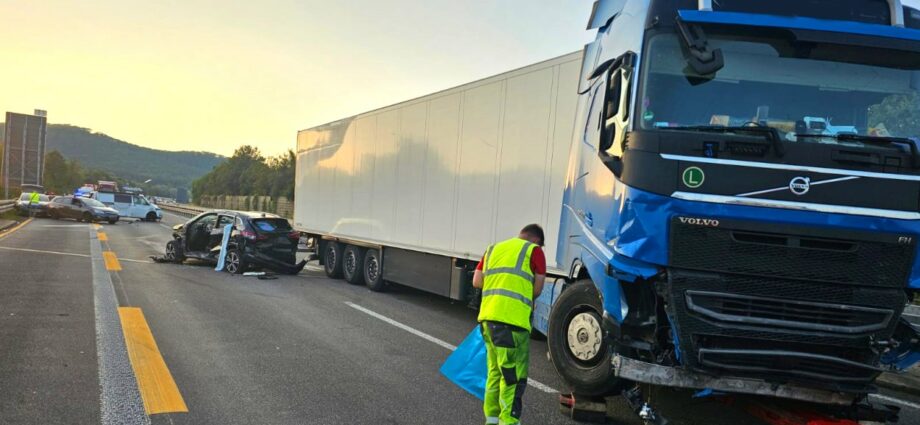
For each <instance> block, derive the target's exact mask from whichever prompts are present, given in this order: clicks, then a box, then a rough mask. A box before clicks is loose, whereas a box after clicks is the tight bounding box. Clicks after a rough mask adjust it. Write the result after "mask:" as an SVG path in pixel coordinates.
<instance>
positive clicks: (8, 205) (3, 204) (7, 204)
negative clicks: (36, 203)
mask: <svg viewBox="0 0 920 425" xmlns="http://www.w3.org/2000/svg"><path fill="white" fill-rule="evenodd" d="M15 204H16V200H15V199H6V200H0V212H6V211H9V210H11V209H13V205H15Z"/></svg>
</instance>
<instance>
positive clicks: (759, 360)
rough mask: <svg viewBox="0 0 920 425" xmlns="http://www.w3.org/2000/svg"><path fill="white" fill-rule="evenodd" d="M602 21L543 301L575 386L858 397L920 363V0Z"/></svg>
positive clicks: (622, 4)
mask: <svg viewBox="0 0 920 425" xmlns="http://www.w3.org/2000/svg"><path fill="white" fill-rule="evenodd" d="M905 1H906V0H905ZM588 29H589V30H596V32H597V37H596V40H595V41H594V42H592V43H590V44H588V45H586V46H585V49H584V59H583V61H584V62H583V67H582V73H581V81H580V84H579V93H580V100H579V105H578V113H577V118H576V124H575V127H576V130H575V134H574V137H573V142H572V147H571V151H570V152H571V153H570V161H569V167H568V176H567V184H566V190H565V195H564V201H563V206H562V208H563V211H562V223H561V230H560V235H559V247H558V251H557V252H558V256H557V258H556V260H557V262H558V264H559V265H560V266H561V267H563V268H567V271H568V278H567V279H562V280H559V281H557V282H555V283H550V284H548V285H547V287H546V289H545V290H544V293H543V295H542V296H541V297H540V298H539V299H538V300H537V302H536V307H535V317H534V323H535V326H536V328H537V329H538V330H539V331H541V332H543V333H544V334H546V335H547V336H548V344H549V351H550V357H551V360H552V362H553V364H554V366H555V368H556V370H557V371H558V372H559V373H560V375H561V376H562V377H563V378H564V379H565V380H566V381H567V383H568V384H570V385H571V387H572V388H573V389H574V391H575V392H576V393H579V394H585V395H608V394H615V393H618V392H619V391H621V390H622V389H623V387H624V384H625V383H627V382H644V383H650V384H657V385H664V386H672V387H686V388H700V389H703V388H709V389H713V390H717V391H724V392H731V393H748V394H758V395H768V396H775V397H783V398H789V399H797V400H805V401H812V402H818V403H829V404H840V405H845V404H851V403H853V402H855V401H858V400H861V399H864V398H865V396H866V394H868V393H869V392H872V391H873V388H874V387H873V382H874V380H875V379H876V378H877V377H878V375H879V374H880V373H882V372H883V371H886V370H903V369H905V368H907V367H909V366H910V365H912V364H913V363H915V362H916V361H918V359H920V343H918V331H917V330H915V329H914V328H913V327H912V326H911V325H910V324H909V323H908V322H907V321H906V320H904V319H903V318H902V317H901V316H902V313H903V311H904V309H905V307H906V305H907V304H908V303H910V302H911V301H912V300H913V298H914V295H915V293H916V291H917V290H920V263H918V261H917V250H918V243H917V242H918V237H920V143H918V139H917V138H918V137H920V11H918V10H917V8H916V5H914V7H909V6H908V5H907V4H905V3H902V2H901V0H807V1H806V0H771V1H751V0H599V1H597V2H596V3H595V5H594V11H593V13H592V16H591V18H590V22H589V25H588Z"/></svg>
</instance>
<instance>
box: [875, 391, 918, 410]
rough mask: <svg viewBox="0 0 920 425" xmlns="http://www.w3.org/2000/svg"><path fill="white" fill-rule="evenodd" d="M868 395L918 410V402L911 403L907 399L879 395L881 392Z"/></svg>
mask: <svg viewBox="0 0 920 425" xmlns="http://www.w3.org/2000/svg"><path fill="white" fill-rule="evenodd" d="M869 397H872V398H876V399H879V400H882V401H888V402H891V403H894V404H900V405H901V406H904V407H910V408H911V409H917V410H920V404H917V403H911V402H909V401H904V400H901V399H899V398H894V397H888V396H886V395H881V394H869Z"/></svg>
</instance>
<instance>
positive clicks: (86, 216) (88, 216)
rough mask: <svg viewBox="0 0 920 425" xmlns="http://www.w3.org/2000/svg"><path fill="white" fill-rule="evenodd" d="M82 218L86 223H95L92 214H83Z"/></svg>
mask: <svg viewBox="0 0 920 425" xmlns="http://www.w3.org/2000/svg"><path fill="white" fill-rule="evenodd" d="M80 217H81V218H82V220H83V221H85V222H87V223H92V222H93V215H92V214H90V213H88V212H85V213H83V215H82V216H80Z"/></svg>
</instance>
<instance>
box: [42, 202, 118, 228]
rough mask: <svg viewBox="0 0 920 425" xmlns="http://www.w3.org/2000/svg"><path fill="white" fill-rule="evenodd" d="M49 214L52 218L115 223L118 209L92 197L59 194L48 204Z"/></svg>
mask: <svg viewBox="0 0 920 425" xmlns="http://www.w3.org/2000/svg"><path fill="white" fill-rule="evenodd" d="M48 215H50V216H51V217H52V218H58V219H60V218H72V219H74V220H77V221H85V222H94V221H107V222H109V224H115V222H117V221H118V211H116V210H115V209H114V208H110V207H107V206H105V205H104V204H103V203H102V202H99V201H97V200H95V199H90V198H80V197H73V196H69V195H68V196H58V197H55V198H54V199H52V200H51V202H50V203H49V204H48Z"/></svg>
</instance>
